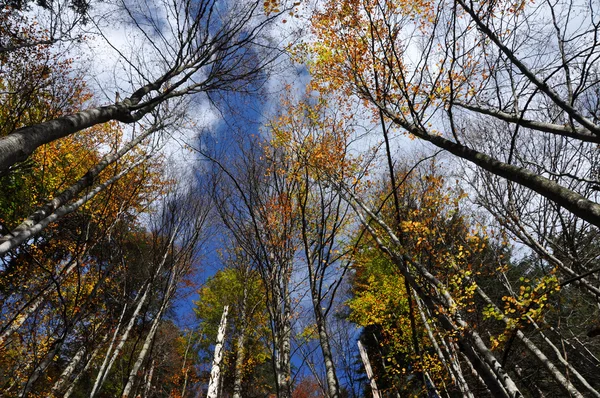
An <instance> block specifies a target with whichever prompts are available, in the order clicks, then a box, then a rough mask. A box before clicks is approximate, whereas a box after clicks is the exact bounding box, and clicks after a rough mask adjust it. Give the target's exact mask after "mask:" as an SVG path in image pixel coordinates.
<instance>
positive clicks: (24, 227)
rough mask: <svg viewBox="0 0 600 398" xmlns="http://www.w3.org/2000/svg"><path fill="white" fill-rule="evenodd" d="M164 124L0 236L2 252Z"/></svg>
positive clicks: (94, 168)
mask: <svg viewBox="0 0 600 398" xmlns="http://www.w3.org/2000/svg"><path fill="white" fill-rule="evenodd" d="M161 128H162V126H153V127H151V128H149V129H147V130H146V131H145V132H144V133H143V134H140V135H139V136H138V137H136V138H135V139H133V140H131V141H129V142H128V143H126V144H125V145H123V147H122V148H121V149H119V150H118V151H117V152H115V153H112V154H108V155H106V156H104V157H103V158H102V160H100V162H98V164H97V165H96V166H94V167H92V168H91V169H89V170H88V171H87V173H85V174H84V175H83V176H82V177H81V178H80V179H79V180H77V181H76V182H75V183H74V184H73V185H71V186H70V187H69V188H67V189H65V190H64V191H62V192H61V193H60V194H58V195H56V197H55V198H54V199H52V200H50V201H48V202H47V203H46V204H44V206H42V207H41V208H39V209H38V210H37V211H36V212H34V213H33V214H32V215H30V216H29V217H27V219H25V221H23V222H22V223H21V224H20V225H19V226H18V227H16V228H15V229H13V230H12V231H11V232H10V233H9V234H7V235H4V236H2V237H0V254H1V253H5V252H6V251H8V250H10V249H11V247H7V248H4V247H2V246H1V244H2V243H4V242H6V241H9V240H11V239H12V238H14V237H16V236H19V235H20V234H21V233H25V232H27V231H29V229H30V228H31V227H33V226H35V225H36V224H38V223H39V222H40V221H42V220H44V219H45V218H46V217H48V216H49V215H51V214H52V213H54V212H55V211H56V210H57V209H59V208H60V207H62V206H64V205H66V204H67V203H68V202H69V201H71V200H72V199H74V198H75V197H76V196H77V195H78V194H80V193H81V192H83V190H84V189H85V188H88V187H90V186H92V184H93V183H94V182H95V181H96V180H97V178H98V176H99V175H100V173H101V172H102V171H104V170H105V169H106V168H107V167H108V166H110V165H111V164H113V163H115V162H116V161H117V160H119V159H121V158H122V157H123V156H124V155H126V154H127V153H128V152H129V151H130V150H131V149H133V148H134V147H135V146H137V145H138V144H139V143H141V142H142V141H143V140H144V139H145V138H147V137H149V136H150V135H152V134H153V133H155V132H156V131H158V130H160V129H161Z"/></svg>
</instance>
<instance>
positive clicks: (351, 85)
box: [313, 0, 600, 226]
mask: <svg viewBox="0 0 600 398" xmlns="http://www.w3.org/2000/svg"><path fill="white" fill-rule="evenodd" d="M574 6H576V3H575V2H573V1H561V2H557V3H552V4H550V3H545V4H544V5H541V6H540V9H539V12H540V13H541V14H543V15H544V17H543V19H544V22H541V21H536V22H537V23H539V24H540V25H539V26H541V27H543V29H542V33H541V34H540V35H537V36H532V35H529V34H527V33H526V32H523V34H521V32H522V31H523V30H524V29H526V26H528V23H529V22H531V20H532V18H533V17H532V16H531V8H532V7H534V6H530V5H526V4H523V5H520V6H519V7H514V6H513V5H512V4H511V3H508V2H500V3H497V4H494V5H493V6H490V7H487V6H484V5H481V4H475V3H468V2H465V1H462V0H461V1H457V2H456V3H446V2H444V1H440V2H438V1H427V2H424V3H421V4H419V5H418V6H415V7H409V6H407V5H403V4H402V3H395V2H368V3H367V2H349V1H331V2H328V3H327V5H326V7H325V8H324V10H323V11H322V12H318V13H317V14H316V15H315V17H314V19H313V21H314V23H313V26H314V29H315V32H316V33H317V35H318V37H319V43H320V44H318V45H315V46H314V50H315V67H314V72H315V77H316V78H317V80H318V81H320V82H323V84H330V85H331V86H333V87H334V88H340V89H342V90H344V91H345V92H347V93H354V94H356V95H358V96H359V97H360V98H363V99H364V100H365V101H366V102H367V103H368V104H370V106H371V107H372V109H374V111H375V112H376V114H377V113H379V112H381V113H382V114H383V116H385V117H386V118H387V119H388V120H391V121H392V123H393V125H394V126H396V127H397V128H400V129H402V130H403V131H406V132H407V133H409V134H411V135H412V136H415V137H418V138H420V139H423V140H425V141H428V142H430V143H431V144H433V145H435V146H437V147H439V148H441V149H443V150H446V151H448V152H450V153H452V154H453V155H456V156H458V157H460V158H462V159H465V160H467V161H468V162H471V163H473V164H474V165H476V166H478V167H480V168H482V169H484V170H486V171H488V172H490V173H492V174H495V175H498V176H500V177H502V178H505V179H508V180H510V181H512V182H514V183H516V184H518V185H522V186H524V187H527V188H529V189H531V190H533V191H534V192H536V193H537V194H539V195H541V196H543V197H545V198H547V199H549V200H550V201H552V202H554V203H556V204H557V205H559V206H561V207H564V208H565V209H567V210H568V211H570V212H571V213H573V214H574V215H576V216H577V217H579V218H581V219H582V220H585V221H587V222H589V223H591V224H593V225H595V226H599V225H600V221H599V220H600V219H599V218H598V214H600V212H599V209H600V208H599V207H598V204H597V203H596V202H595V201H594V198H592V199H588V198H587V197H586V196H584V194H583V193H582V192H580V191H578V190H576V189H573V187H570V186H568V185H567V186H565V185H561V183H560V182H557V181H555V180H554V179H553V178H552V175H551V174H550V173H548V172H546V171H544V170H540V169H536V168H531V167H530V166H529V165H527V166H522V165H519V164H515V162H514V158H513V156H509V157H508V158H507V159H505V160H504V159H500V158H498V157H495V155H494V154H491V153H489V152H487V151H486V150H485V147H483V146H482V145H481V143H478V140H477V139H473V136H472V135H469V134H467V133H468V131H469V130H468V129H465V128H464V127H463V126H464V124H465V123H466V122H465V120H466V119H465V118H469V117H476V118H481V119H482V120H491V121H492V122H493V121H499V122H503V123H504V124H505V126H506V128H505V129H504V130H503V131H504V132H503V135H502V137H503V138H502V142H501V145H502V147H503V148H506V151H507V152H509V155H510V154H511V153H512V151H513V150H514V148H515V147H516V145H517V144H518V141H519V139H520V137H522V136H527V135H530V136H531V135H538V136H540V137H549V136H551V135H558V136H561V137H565V138H567V139H568V140H570V142H573V143H574V145H579V144H580V143H583V144H582V145H584V146H586V145H593V144H594V143H597V142H598V134H599V133H600V129H599V127H598V125H597V124H596V122H595V120H596V119H595V116H594V115H595V113H594V111H593V109H592V108H590V106H589V104H590V103H593V101H594V100H593V98H595V93H596V90H597V85H598V81H599V80H598V78H597V70H596V66H595V65H594V62H592V61H591V60H592V59H594V57H595V54H597V51H598V46H597V44H596V43H595V41H594V40H593V37H594V35H595V34H596V33H597V25H596V23H595V19H596V17H597V16H596V15H595V14H594V13H593V12H587V13H584V14H583V15H582V19H581V21H580V20H579V19H578V20H577V21H576V20H575V18H573V16H572V15H571V14H570V13H569V10H570V9H571V7H574ZM542 9H543V10H544V11H543V12H542V11H541V10H542ZM586 9H587V8H586ZM582 21H583V22H582ZM341 26H344V28H343V29H342V28H340V27H341ZM572 26H575V27H576V28H575V29H570V27H572ZM336 27H338V28H336ZM575 32H577V33H575ZM580 34H581V37H579V36H578V37H579V38H580V39H581V40H584V41H585V40H587V39H588V38H589V40H590V43H592V44H590V45H589V46H586V47H582V48H578V47H576V46H572V45H570V44H569V43H570V41H571V40H572V38H573V37H574V36H575V35H580ZM548 41H550V42H552V43H553V45H552V46H546V45H543V44H541V42H544V43H546V42H548ZM578 42H579V40H578ZM411 51H419V53H420V54H422V56H421V57H420V58H418V59H416V60H415V61H414V62H411V61H410V59H409V55H408V54H409V53H410V52H411ZM526 51H531V54H529V56H528V57H527V58H526V57H525V55H524V52H526ZM532 54H535V56H533V55H532ZM540 59H545V60H547V61H545V62H543V63H540V64H538V63H536V62H537V61H538V60H540ZM438 120H439V121H440V123H438ZM440 132H445V134H440ZM531 161H533V162H534V163H535V159H533V160H531ZM590 170H591V169H590V168H587V167H586V168H583V169H582V170H581V172H582V173H583V175H579V176H577V177H576V179H577V178H585V174H586V173H587V174H589V171H590Z"/></svg>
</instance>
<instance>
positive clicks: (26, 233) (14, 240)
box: [0, 157, 148, 254]
mask: <svg viewBox="0 0 600 398" xmlns="http://www.w3.org/2000/svg"><path fill="white" fill-rule="evenodd" d="M147 158H148V157H144V158H142V159H141V160H138V161H137V162H135V163H134V164H132V165H131V166H129V167H128V168H127V169H125V170H123V171H122V172H120V173H119V174H117V175H116V176H114V177H112V178H110V179H108V180H107V181H106V182H104V183H102V184H99V185H97V186H96V187H95V188H94V189H92V190H91V191H90V192H88V193H87V194H86V195H84V196H83V197H82V198H81V199H79V200H77V201H76V202H73V203H70V204H65V205H63V206H61V207H59V208H58V209H56V210H55V211H54V212H53V213H51V214H49V215H48V216H46V217H45V218H43V219H41V220H39V221H38V222H37V223H35V224H33V225H28V226H27V227H26V228H22V229H21V230H20V231H19V232H18V233H17V235H15V236H10V237H9V238H8V239H5V238H6V237H3V239H5V240H4V242H2V243H0V254H3V253H6V252H7V251H9V250H11V249H14V248H15V247H17V246H18V245H20V244H21V243H23V242H25V241H27V240H28V239H30V238H32V237H34V236H36V235H37V234H39V233H40V232H41V231H42V230H43V229H44V228H46V227H47V226H48V224H50V223H53V222H55V221H57V220H58V219H60V218H61V217H63V216H65V215H66V214H69V213H72V212H74V211H75V210H77V209H79V208H80V207H81V206H83V205H84V204H85V203H87V202H89V201H90V200H91V199H92V198H94V196H96V195H97V194H98V193H100V192H102V191H104V190H105V189H106V188H107V187H108V186H110V185H111V184H113V183H115V182H116V181H118V180H119V179H121V178H122V177H123V176H125V175H127V173H129V172H130V171H131V170H132V169H134V168H135V167H137V166H139V165H140V164H141V163H142V162H143V161H144V160H146V159H147Z"/></svg>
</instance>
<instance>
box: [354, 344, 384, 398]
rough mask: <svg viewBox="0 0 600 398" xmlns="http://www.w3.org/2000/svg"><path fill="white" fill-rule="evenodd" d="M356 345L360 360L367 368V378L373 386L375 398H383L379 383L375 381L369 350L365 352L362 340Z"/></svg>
mask: <svg viewBox="0 0 600 398" xmlns="http://www.w3.org/2000/svg"><path fill="white" fill-rule="evenodd" d="M356 343H357V344H358V351H359V352H360V358H361V359H362V362H363V365H364V366H365V371H366V372H367V378H368V379H369V384H370V385H371V392H372V393H373V398H380V397H381V396H380V395H379V389H378V388H377V382H376V381H375V375H374V374H373V368H371V361H369V355H368V354H367V350H365V347H363V345H362V343H361V342H360V340H358V341H357V342H356Z"/></svg>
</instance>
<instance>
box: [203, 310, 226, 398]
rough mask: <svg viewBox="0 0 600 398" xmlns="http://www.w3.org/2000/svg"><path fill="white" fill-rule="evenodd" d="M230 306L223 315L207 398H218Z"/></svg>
mask: <svg viewBox="0 0 600 398" xmlns="http://www.w3.org/2000/svg"><path fill="white" fill-rule="evenodd" d="M228 311H229V306H227V305H226V306H225V307H223V315H222V316H221V322H220V323H219V331H218V333H217V341H216V344H215V354H214V358H213V364H212V368H211V370H210V380H209V382H208V392H207V394H206V398H217V396H218V392H219V381H220V379H221V362H222V361H223V341H224V339H225V329H226V327H227V313H228Z"/></svg>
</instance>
